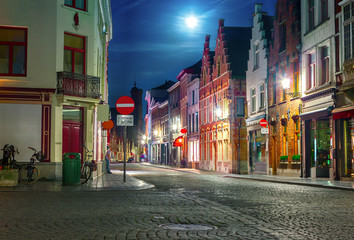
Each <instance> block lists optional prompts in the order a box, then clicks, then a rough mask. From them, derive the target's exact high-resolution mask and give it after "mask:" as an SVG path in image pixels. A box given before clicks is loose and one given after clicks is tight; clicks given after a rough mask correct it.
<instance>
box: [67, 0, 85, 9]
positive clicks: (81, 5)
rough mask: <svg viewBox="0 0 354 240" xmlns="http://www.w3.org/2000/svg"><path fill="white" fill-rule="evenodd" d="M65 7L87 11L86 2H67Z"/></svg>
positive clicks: (75, 0)
mask: <svg viewBox="0 0 354 240" xmlns="http://www.w3.org/2000/svg"><path fill="white" fill-rule="evenodd" d="M65 5H66V6H69V7H72V8H76V9H80V10H83V11H86V6H87V4H86V0H65Z"/></svg>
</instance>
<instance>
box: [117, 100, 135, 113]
mask: <svg viewBox="0 0 354 240" xmlns="http://www.w3.org/2000/svg"><path fill="white" fill-rule="evenodd" d="M134 108H135V103H134V100H133V99H132V98H131V97H128V96H123V97H120V98H118V100H117V102H116V109H117V111H118V112H119V113H120V114H123V115H128V114H130V113H132V112H133V111H134Z"/></svg>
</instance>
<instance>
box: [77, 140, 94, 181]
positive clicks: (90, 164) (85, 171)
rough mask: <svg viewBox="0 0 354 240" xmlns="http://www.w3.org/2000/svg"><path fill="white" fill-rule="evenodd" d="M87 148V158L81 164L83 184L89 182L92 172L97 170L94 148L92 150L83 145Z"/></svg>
mask: <svg viewBox="0 0 354 240" xmlns="http://www.w3.org/2000/svg"><path fill="white" fill-rule="evenodd" d="M83 148H84V150H85V160H84V162H83V163H82V165H81V180H80V181H81V184H84V183H87V182H88V180H90V179H91V175H92V172H93V171H94V170H96V162H95V161H94V160H93V155H94V152H93V149H92V150H91V151H90V150H88V148H87V147H86V145H83Z"/></svg>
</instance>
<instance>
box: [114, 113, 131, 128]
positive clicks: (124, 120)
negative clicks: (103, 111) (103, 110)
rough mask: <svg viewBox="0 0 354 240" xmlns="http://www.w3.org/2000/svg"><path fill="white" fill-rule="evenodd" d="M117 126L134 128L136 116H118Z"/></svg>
mask: <svg viewBox="0 0 354 240" xmlns="http://www.w3.org/2000/svg"><path fill="white" fill-rule="evenodd" d="M117 126H134V116H133V115H117Z"/></svg>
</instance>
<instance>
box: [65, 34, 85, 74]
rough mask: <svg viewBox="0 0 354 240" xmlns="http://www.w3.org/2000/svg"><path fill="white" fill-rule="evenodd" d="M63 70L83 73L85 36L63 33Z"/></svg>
mask: <svg viewBox="0 0 354 240" xmlns="http://www.w3.org/2000/svg"><path fill="white" fill-rule="evenodd" d="M64 71H66V72H74V73H80V74H85V38H84V37H81V36H76V35H72V34H68V33H65V34H64Z"/></svg>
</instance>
